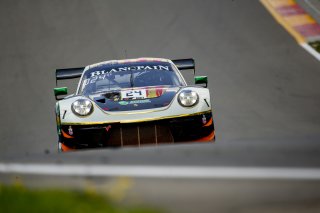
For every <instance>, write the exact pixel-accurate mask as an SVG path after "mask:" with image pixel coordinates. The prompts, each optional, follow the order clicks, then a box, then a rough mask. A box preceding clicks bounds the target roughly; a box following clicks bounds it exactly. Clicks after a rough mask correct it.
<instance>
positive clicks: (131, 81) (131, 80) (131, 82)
mask: <svg viewBox="0 0 320 213" xmlns="http://www.w3.org/2000/svg"><path fill="white" fill-rule="evenodd" d="M130 71H131V75H130V86H131V87H133V71H132V70H130Z"/></svg>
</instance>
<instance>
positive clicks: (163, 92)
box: [89, 86, 180, 112]
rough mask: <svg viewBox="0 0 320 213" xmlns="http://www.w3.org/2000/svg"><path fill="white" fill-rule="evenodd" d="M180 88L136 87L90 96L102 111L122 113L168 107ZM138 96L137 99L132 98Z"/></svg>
mask: <svg viewBox="0 0 320 213" xmlns="http://www.w3.org/2000/svg"><path fill="white" fill-rule="evenodd" d="M179 89H180V88H179V87H164V86H162V87H159V86H158V87H135V88H127V89H121V90H113V91H108V92H104V93H100V94H96V95H91V96H89V97H90V98H91V99H92V100H93V101H94V102H95V103H96V104H97V105H98V106H99V107H100V108H101V109H102V110H104V111H107V112H120V111H132V110H145V109H154V108H161V107H166V106H168V105H169V104H170V103H171V101H172V99H173V98H174V97H175V95H176V93H177V92H178V91H179ZM131 96H136V97H131Z"/></svg>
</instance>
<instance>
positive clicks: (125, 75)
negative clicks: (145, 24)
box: [80, 62, 184, 95]
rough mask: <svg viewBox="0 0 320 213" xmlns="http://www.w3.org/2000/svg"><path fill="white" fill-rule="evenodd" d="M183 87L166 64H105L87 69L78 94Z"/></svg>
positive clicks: (170, 66) (172, 68)
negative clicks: (138, 88)
mask: <svg viewBox="0 0 320 213" xmlns="http://www.w3.org/2000/svg"><path fill="white" fill-rule="evenodd" d="M158 85H168V86H183V85H184V83H183V81H182V79H181V77H180V75H178V74H177V72H176V71H174V67H172V65H171V64H170V63H167V62H145V63H141V62H140V63H137V62H136V63H125V64H119V63H117V64H106V65H102V66H99V67H94V68H92V69H88V70H87V71H86V72H85V73H84V76H83V78H82V82H81V86H80V93H81V94H84V95H89V94H92V93H98V92H104V91H112V90H119V89H122V88H131V87H145V86H158Z"/></svg>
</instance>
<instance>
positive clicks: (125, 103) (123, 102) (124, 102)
mask: <svg viewBox="0 0 320 213" xmlns="http://www.w3.org/2000/svg"><path fill="white" fill-rule="evenodd" d="M118 103H119V104H120V105H128V104H129V102H128V101H119V102H118Z"/></svg>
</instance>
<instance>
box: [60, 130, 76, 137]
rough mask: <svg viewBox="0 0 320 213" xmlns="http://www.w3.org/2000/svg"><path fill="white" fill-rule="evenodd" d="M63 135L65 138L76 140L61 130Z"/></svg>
mask: <svg viewBox="0 0 320 213" xmlns="http://www.w3.org/2000/svg"><path fill="white" fill-rule="evenodd" d="M61 132H62V135H63V137H65V138H74V137H73V136H70V135H68V134H67V133H65V132H64V131H63V130H62V129H61Z"/></svg>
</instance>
